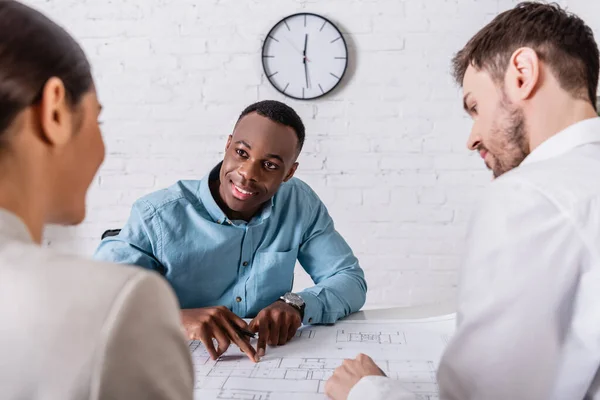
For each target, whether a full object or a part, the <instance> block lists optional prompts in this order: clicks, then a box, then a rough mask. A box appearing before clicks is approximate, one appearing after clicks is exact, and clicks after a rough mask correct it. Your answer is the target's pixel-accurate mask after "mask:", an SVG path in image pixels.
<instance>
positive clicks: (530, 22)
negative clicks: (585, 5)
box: [453, 2, 600, 177]
mask: <svg viewBox="0 0 600 400" xmlns="http://www.w3.org/2000/svg"><path fill="white" fill-rule="evenodd" d="M453 67H454V76H455V78H456V80H457V82H458V83H459V84H460V85H462V86H463V92H464V100H463V101H464V108H465V110H466V111H467V112H468V113H469V115H470V116H471V117H472V118H473V121H474V123H473V128H472V131H471V135H470V137H469V141H468V147H469V149H471V150H476V151H479V153H480V154H481V156H482V157H483V158H484V161H485V163H486V165H487V167H488V168H490V169H491V170H492V171H493V173H494V176H495V177H498V176H500V175H501V174H503V173H505V172H507V171H509V170H511V169H513V168H515V167H517V166H518V165H519V164H520V163H521V162H522V161H523V160H524V159H525V157H527V155H528V154H529V153H530V152H531V151H532V150H533V148H535V147H537V146H538V145H539V144H540V143H541V142H543V140H545V138H546V137H544V135H551V134H554V133H556V132H549V131H550V130H552V129H551V128H550V127H556V128H559V129H562V128H565V127H566V126H568V125H570V124H572V123H574V122H577V121H578V120H580V119H582V118H581V117H580V114H581V115H583V114H585V115H589V114H590V111H593V110H595V108H596V90H597V86H598V70H599V69H600V66H599V56H598V46H597V44H596V42H595V40H594V36H593V33H592V30H591V29H590V28H589V27H588V26H586V25H585V23H584V22H583V21H582V20H581V19H580V18H578V17H577V16H575V15H572V14H569V13H567V12H566V11H564V10H562V9H561V8H560V7H559V6H558V5H549V4H542V3H530V2H526V3H521V4H519V5H517V6H516V7H515V8H513V9H511V10H508V11H506V12H503V13H501V14H500V15H498V16H497V17H496V18H494V20H493V21H492V22H490V23H489V24H488V25H487V26H485V27H484V28H483V29H482V30H481V31H479V32H478V33H477V34H476V35H475V36H474V37H473V38H472V39H471V40H470V41H469V42H468V43H467V44H466V46H465V47H464V48H463V49H462V50H460V51H459V52H458V53H457V54H456V56H455V57H454V59H453ZM592 114H593V113H592ZM568 115H571V117H567V116H568ZM570 118H571V119H572V121H568V119H570Z"/></svg>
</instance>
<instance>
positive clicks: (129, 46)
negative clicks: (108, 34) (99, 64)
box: [98, 38, 151, 57]
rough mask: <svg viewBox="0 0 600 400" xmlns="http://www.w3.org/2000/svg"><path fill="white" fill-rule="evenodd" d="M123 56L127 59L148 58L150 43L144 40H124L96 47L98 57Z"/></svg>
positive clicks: (112, 41) (108, 42)
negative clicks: (126, 56)
mask: <svg viewBox="0 0 600 400" xmlns="http://www.w3.org/2000/svg"><path fill="white" fill-rule="evenodd" d="M123 54H127V55H128V56H129V57H148V56H150V54H151V51H150V41H149V40H148V39H146V38H125V39H121V40H111V41H107V42H105V43H104V44H102V45H100V46H99V47H98V56H99V57H118V56H122V55H123Z"/></svg>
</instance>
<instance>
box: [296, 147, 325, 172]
mask: <svg viewBox="0 0 600 400" xmlns="http://www.w3.org/2000/svg"><path fill="white" fill-rule="evenodd" d="M325 160H326V157H325V156H324V155H323V154H315V153H307V152H302V154H301V155H300V158H299V160H298V163H299V167H298V168H300V169H301V170H302V171H321V170H323V169H324V168H325Z"/></svg>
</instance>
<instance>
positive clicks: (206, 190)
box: [199, 161, 275, 225]
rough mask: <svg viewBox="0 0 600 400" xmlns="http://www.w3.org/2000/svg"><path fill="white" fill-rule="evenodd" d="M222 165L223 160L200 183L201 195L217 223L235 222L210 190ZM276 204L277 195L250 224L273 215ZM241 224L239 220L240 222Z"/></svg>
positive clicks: (217, 177)
mask: <svg viewBox="0 0 600 400" xmlns="http://www.w3.org/2000/svg"><path fill="white" fill-rule="evenodd" d="M221 165H223V162H222V161H221V162H220V163H218V164H217V165H216V166H215V167H214V168H213V169H212V170H211V171H210V172H209V173H208V174H206V175H205V176H204V178H202V182H201V183H200V190H199V197H200V201H202V204H203V205H204V208H206V211H208V213H209V214H210V216H211V218H212V219H213V221H214V222H216V223H217V224H229V225H231V224H233V222H232V221H231V220H230V219H229V218H227V215H225V213H224V212H223V210H221V207H219V205H218V204H217V202H216V201H215V199H214V197H213V195H212V193H211V191H210V182H211V181H213V180H216V179H219V173H220V172H221ZM274 206H275V196H273V197H272V198H271V200H270V201H269V202H267V203H266V204H265V205H264V206H263V208H262V210H261V211H260V212H259V213H258V214H257V215H255V216H254V218H252V220H250V222H249V223H248V225H254V224H259V223H261V222H263V221H265V220H266V219H267V218H269V217H270V216H271V213H272V210H273V207H274ZM238 224H239V222H238Z"/></svg>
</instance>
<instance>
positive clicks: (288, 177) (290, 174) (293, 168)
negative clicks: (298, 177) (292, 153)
mask: <svg viewBox="0 0 600 400" xmlns="http://www.w3.org/2000/svg"><path fill="white" fill-rule="evenodd" d="M298 165H299V164H298V163H297V162H295V163H294V165H292V168H290V171H289V172H288V174H287V176H286V177H285V179H284V180H283V181H284V182H287V181H289V180H290V179H292V178H293V177H294V174H295V173H296V170H297V169H298Z"/></svg>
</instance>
